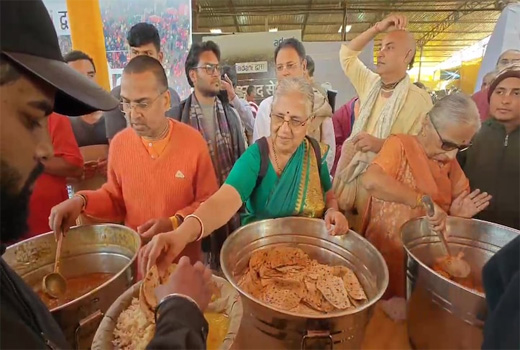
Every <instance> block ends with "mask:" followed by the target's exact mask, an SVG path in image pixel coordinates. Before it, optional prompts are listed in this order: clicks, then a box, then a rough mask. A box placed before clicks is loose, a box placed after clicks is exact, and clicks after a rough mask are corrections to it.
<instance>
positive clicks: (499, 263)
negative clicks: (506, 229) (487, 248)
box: [482, 236, 520, 349]
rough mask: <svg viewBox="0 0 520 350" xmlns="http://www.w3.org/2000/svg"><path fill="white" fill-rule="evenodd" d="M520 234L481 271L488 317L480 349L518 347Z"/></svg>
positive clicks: (519, 326) (519, 327)
mask: <svg viewBox="0 0 520 350" xmlns="http://www.w3.org/2000/svg"><path fill="white" fill-rule="evenodd" d="M519 265H520V236H518V237H516V238H515V239H514V240H513V241H511V242H510V243H509V244H507V245H506V246H505V247H504V248H502V249H501V250H500V251H499V252H498V253H496V254H495V255H494V256H493V257H492V258H491V259H490V260H489V261H488V262H487V264H486V265H485V266H484V269H483V270H482V281H483V283H484V290H485V292H486V302H487V305H488V310H489V311H488V316H487V319H486V324H485V325H484V342H483V344H482V349H520V266H519Z"/></svg>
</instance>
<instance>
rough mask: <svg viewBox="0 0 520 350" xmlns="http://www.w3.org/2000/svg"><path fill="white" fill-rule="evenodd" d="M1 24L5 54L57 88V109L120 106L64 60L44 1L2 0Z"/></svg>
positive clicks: (70, 112)
mask: <svg viewBox="0 0 520 350" xmlns="http://www.w3.org/2000/svg"><path fill="white" fill-rule="evenodd" d="M0 26H1V27H0V49H1V53H2V55H5V56H7V57H8V58H9V59H10V60H11V61H12V62H14V63H15V64H16V65H17V66H19V67H22V68H23V71H24V72H29V73H30V74H33V75H34V76H36V77H38V78H40V79H42V80H44V81H46V82H47V83H49V84H50V85H52V86H54V87H55V88H56V89H57V92H56V98H55V104H54V110H55V111H56V112H58V113H61V114H65V115H70V116H74V115H83V114H88V113H91V112H94V111H97V110H104V111H108V110H112V109H114V108H116V107H117V105H118V101H117V100H116V99H115V98H113V97H112V96H111V95H110V94H109V93H108V92H106V91H105V90H103V88H101V87H100V86H99V85H97V84H96V83H94V82H92V81H90V80H89V79H88V78H86V77H84V76H83V75H81V74H80V73H78V72H76V71H75V70H74V69H73V68H71V67H69V66H68V65H67V64H66V63H65V62H64V60H63V57H62V56H61V51H60V46H59V43H58V37H57V35H56V31H55V29H54V26H53V24H52V21H51V18H50V17H49V13H48V12H47V9H46V8H45V6H44V4H43V2H42V1H41V0H24V1H15V0H2V1H0Z"/></svg>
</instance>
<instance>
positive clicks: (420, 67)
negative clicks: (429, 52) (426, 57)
mask: <svg viewBox="0 0 520 350" xmlns="http://www.w3.org/2000/svg"><path fill="white" fill-rule="evenodd" d="M423 47H424V46H421V51H420V53H419V56H420V57H419V74H417V81H421V70H422V58H423V57H422V55H423Z"/></svg>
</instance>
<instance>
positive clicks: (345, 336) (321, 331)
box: [220, 217, 388, 349]
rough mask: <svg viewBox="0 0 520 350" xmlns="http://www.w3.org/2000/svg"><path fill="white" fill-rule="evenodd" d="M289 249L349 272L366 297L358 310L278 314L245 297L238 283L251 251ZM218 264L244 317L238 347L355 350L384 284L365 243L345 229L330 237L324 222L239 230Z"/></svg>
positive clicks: (382, 269) (278, 222)
mask: <svg viewBox="0 0 520 350" xmlns="http://www.w3.org/2000/svg"><path fill="white" fill-rule="evenodd" d="M283 245H290V246H294V247H298V248H300V249H302V250H303V251H305V252H306V253H307V254H309V255H310V256H311V258H313V259H316V260H317V261H319V262H320V263H326V264H331V265H344V266H347V267H349V268H351V269H352V270H353V271H354V272H355V273H356V274H357V276H358V278H359V281H360V282H361V284H362V285H363V288H364V290H365V292H366V294H367V296H368V302H367V303H365V304H363V305H361V306H360V307H358V308H356V309H353V310H348V311H338V312H334V313H331V314H327V315H322V316H314V317H310V316H309V317H308V316H305V315H300V314H296V313H293V312H290V311H285V312H284V311H281V310H279V309H275V308H273V307H272V306H270V305H268V304H266V303H264V302H262V301H260V300H258V299H256V298H255V297H253V296H252V295H249V294H248V293H245V292H244V291H243V290H242V289H241V288H240V287H239V286H238V284H237V278H238V275H239V274H241V273H242V272H243V271H244V269H245V267H246V266H247V263H248V261H249V258H250V257H251V254H253V253H254V252H255V251H258V250H261V249H265V248H269V247H276V246H283ZM220 264H221V266H222V270H223V272H224V275H225V276H226V278H227V279H228V281H229V282H230V283H231V284H232V285H233V286H234V287H235V288H236V289H237V290H238V291H239V292H240V294H241V296H242V300H243V304H244V316H243V318H242V325H241V326H240V331H239V336H238V337H237V343H238V345H237V346H238V348H240V349H260V348H262V349H300V348H302V349H305V348H309V347H311V348H325V349H331V348H335V349H359V348H360V347H361V342H362V341H363V336H364V333H365V328H366V326H367V324H368V321H369V319H370V316H371V311H372V309H373V306H374V304H375V303H376V302H377V301H378V300H379V299H380V298H381V296H382V295H383V293H384V291H385V290H386V287H387V286H388V268H387V266H386V264H385V261H384V260H383V257H382V256H381V254H380V253H379V252H378V251H377V249H376V248H375V247H374V246H373V245H371V244H370V243H369V242H368V241H367V240H366V239H364V238H363V237H361V236H359V235H358V234H357V233H355V232H353V231H350V232H349V233H348V234H347V235H344V236H338V237H334V236H331V235H330V234H329V232H328V231H327V228H326V226H325V222H324V221H323V220H317V219H309V218H299V217H291V218H282V219H274V220H264V221H260V222H256V223H252V224H249V225H247V226H244V227H242V228H240V229H238V230H237V231H235V233H233V234H232V235H231V236H229V237H228V238H227V239H226V242H225V243H224V246H223V247H222V252H221V254H220Z"/></svg>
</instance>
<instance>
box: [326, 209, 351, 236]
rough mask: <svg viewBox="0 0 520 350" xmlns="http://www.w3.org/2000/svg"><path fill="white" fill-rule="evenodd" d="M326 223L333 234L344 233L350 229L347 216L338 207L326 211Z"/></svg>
mask: <svg viewBox="0 0 520 350" xmlns="http://www.w3.org/2000/svg"><path fill="white" fill-rule="evenodd" d="M325 225H326V226H327V230H329V232H331V234H332V235H333V236H339V235H344V234H346V233H347V232H348V230H349V227H348V221H347V218H346V217H345V215H343V214H342V213H341V212H340V211H339V210H336V209H329V210H327V212H326V213H325ZM332 225H334V227H332Z"/></svg>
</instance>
